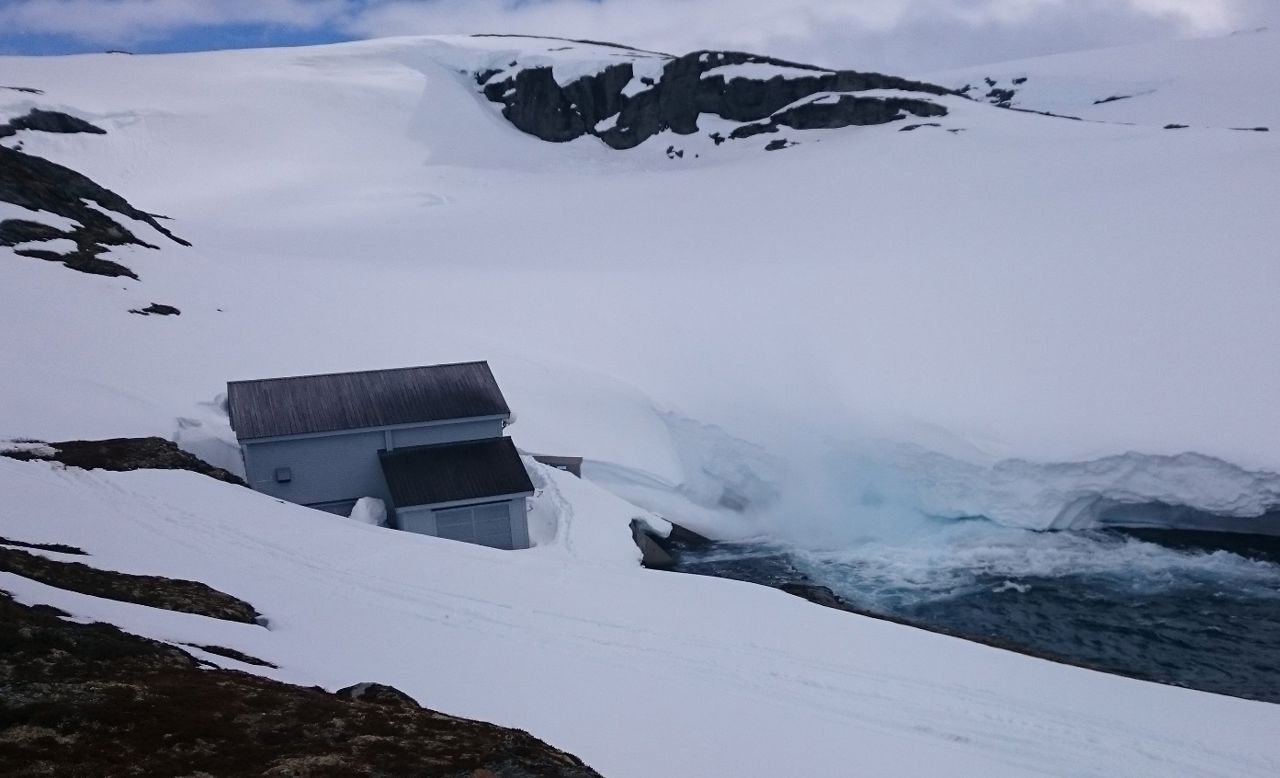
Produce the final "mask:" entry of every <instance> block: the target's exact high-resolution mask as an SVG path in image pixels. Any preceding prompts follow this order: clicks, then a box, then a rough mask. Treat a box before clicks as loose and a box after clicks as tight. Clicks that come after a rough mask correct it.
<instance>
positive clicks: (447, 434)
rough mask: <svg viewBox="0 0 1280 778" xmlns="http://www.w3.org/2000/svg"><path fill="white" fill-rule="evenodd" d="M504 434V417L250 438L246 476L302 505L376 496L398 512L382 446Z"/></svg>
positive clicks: (262, 488)
mask: <svg viewBox="0 0 1280 778" xmlns="http://www.w3.org/2000/svg"><path fill="white" fill-rule="evenodd" d="M501 435H502V420H501V419H486V420H476V421H460V422H456V423H452V424H431V425H426V426H421V427H405V428H401V429H389V430H373V431H367V432H342V433H337V434H334V435H309V436H301V437H296V438H285V439H279V440H263V441H252V440H250V441H246V442H244V443H243V444H242V445H241V451H242V453H243V455H244V470H245V480H247V481H248V482H249V486H251V487H253V488H254V489H256V490H257V491H260V492H263V493H264V494H269V495H271V496H272V497H279V498H280V499H282V500H288V501H289V502H296V503H298V504H300V505H315V504H316V503H330V502H339V501H347V500H356V499H358V498H360V497H377V498H379V499H381V500H382V501H383V502H384V503H386V506H387V513H388V518H390V517H391V514H393V513H394V506H393V505H392V504H391V495H390V493H389V492H388V490H387V482H386V479H384V478H383V477H382V466H381V465H380V464H379V462H378V451H379V450H381V449H391V448H404V447H407V446H422V445H428V444H432V443H456V442H458V441H462V440H476V439H480V438H496V437H499V436H501ZM281 467H287V468H289V469H290V470H291V471H292V473H293V480H292V481H289V482H287V483H278V482H277V481H276V479H275V472H276V469H277V468H281Z"/></svg>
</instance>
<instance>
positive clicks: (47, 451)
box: [0, 437, 247, 486]
mask: <svg viewBox="0 0 1280 778" xmlns="http://www.w3.org/2000/svg"><path fill="white" fill-rule="evenodd" d="M0 456H5V457H9V458H10V459H18V460H22V461H32V460H41V461H45V462H61V463H62V464H64V465H67V466H69V467H80V468H84V469H85V470H93V469H95V468H100V469H102V470H116V471H124V470H190V471H191V472H193V473H200V474H201V475H207V476H209V477H210V478H215V479H217V480H219V481H226V482H227V483H229V484H236V485H238V486H247V484H246V483H245V482H244V479H242V478H240V477H239V476H236V475H233V474H232V473H229V472H227V471H226V470H223V469H222V468H220V467H214V466H213V465H211V464H209V463H208V462H206V461H204V460H203V459H201V458H200V457H197V456H196V455H194V454H189V453H187V452H186V451H183V450H182V449H180V448H178V445H177V444H176V443H174V442H173V441H171V440H165V439H164V438H157V437H150V438H109V439H107V440H66V441H63V442H61V443H45V444H40V445H34V444H31V443H26V444H23V445H22V446H21V447H19V448H14V449H11V450H8V451H0Z"/></svg>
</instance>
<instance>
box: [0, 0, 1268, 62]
mask: <svg viewBox="0 0 1280 778" xmlns="http://www.w3.org/2000/svg"><path fill="white" fill-rule="evenodd" d="M1276 21H1280V0H0V52H2V53H10V54H60V53H73V52H83V51H102V50H104V49H126V50H130V51H136V52H164V51H190V50H201V49H217V48H243V47H246V46H281V45H297V44H304V43H321V42H330V41H340V40H351V39H356V38H371V37H382V36H387V35H408V34H430V33H443V32H520V33H537V34H544V35H563V36H566V37H577V38H592V39H597V40H609V41H617V42H621V43H628V44H632V45H636V46H642V47H645V48H654V49H660V50H663V51H670V52H675V53H684V52H686V51H691V50H694V49H699V48H739V49H747V50H751V51H755V52H759V53H764V54H772V55H774V56H780V57H786V58H790V59H797V60H803V61H808V62H814V63H817V64H822V65H828V66H839V67H851V68H862V69H879V70H886V71H891V72H904V73H923V72H928V71H930V70H938V69H943V68H948V67H956V66H961V65H969V64H979V63H985V62H996V61H1000V60H1006V59H1016V58H1021V57H1028V56H1034V55H1037V54H1048V53H1054V52H1059V51H1072V50H1078V49H1085V48H1096V47H1099V46H1112V45H1119V44H1125V43H1135V42H1142V41H1150V40H1161V39H1168V38H1174V37H1188V36H1203V35H1221V34H1225V33H1229V32H1231V31H1234V30H1238V29H1252V28H1255V27H1259V26H1263V25H1266V24H1269V23H1272V22H1276Z"/></svg>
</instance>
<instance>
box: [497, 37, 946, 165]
mask: <svg viewBox="0 0 1280 778" xmlns="http://www.w3.org/2000/svg"><path fill="white" fill-rule="evenodd" d="M512 65H513V66H514V67H513V68H509V69H506V70H501V69H492V68H491V69H487V70H485V71H482V72H480V73H478V74H476V81H477V83H479V84H480V86H481V89H482V91H483V92H484V95H485V96H486V97H487V98H488V99H489V100H491V101H493V102H495V103H500V104H501V105H502V106H503V108H502V114H503V116H505V117H506V118H507V120H508V121H510V122H511V123H512V124H513V125H515V126H516V127H517V128H519V129H520V130H522V131H524V132H526V133H529V134H530V135H535V136H537V137H539V138H542V139H543V140H547V141H552V142H564V141H570V140H574V139H576V138H580V137H582V136H584V135H594V136H596V137H598V138H600V139H601V140H602V141H604V142H605V143H606V144H608V145H609V146H611V147H612V148H615V149H630V148H634V147H636V146H638V145H640V144H641V143H644V142H645V141H646V140H648V139H649V138H651V137H653V136H654V135H657V134H658V133H660V132H664V131H667V130H670V131H671V132H674V133H676V134H678V135H692V134H694V133H696V132H698V131H699V127H698V117H699V116H700V115H702V114H711V115H715V116H719V117H721V118H723V119H726V120H728V121H731V122H738V123H741V126H740V127H738V128H737V129H736V130H734V131H733V132H732V133H731V134H730V136H729V137H730V138H739V139H740V138H746V137H750V136H752V135H756V134H759V133H769V132H776V131H777V130H778V128H779V127H790V128H792V129H799V130H804V129H818V128H822V129H830V128H838V127H849V126H853V125H866V124H883V123H885V122H891V121H896V120H897V119H900V118H902V117H904V116H906V115H915V116H925V117H929V116H943V115H945V114H946V113H947V111H946V108H945V107H943V106H941V105H939V104H937V103H935V102H932V101H930V100H929V99H928V97H929V96H939V95H946V94H952V92H951V91H950V90H948V89H945V88H943V87H940V86H936V85H934V84H928V83H924V82H921V81H910V80H907V79H904V78H897V77H895V76H886V75H881V74H879V73H862V72H858V71H852V70H836V71H833V70H824V69H822V68H818V67H814V66H812V65H802V64H798V63H794V62H787V61H785V60H779V59H774V58H772V57H761V56H757V55H754V54H746V53H743V52H732V51H730V52H713V51H696V52H693V53H691V54H686V55H684V56H682V57H666V59H665V63H664V64H663V65H662V68H661V75H660V76H658V77H649V76H643V75H637V71H636V67H635V65H634V64H633V63H631V62H620V63H617V64H610V65H604V66H602V67H601V69H600V70H599V71H598V72H596V73H594V74H589V75H585V76H582V77H580V78H578V79H576V80H573V81H571V82H569V83H566V84H563V85H562V84H560V83H558V82H557V81H556V78H555V74H554V72H553V70H552V68H551V67H548V66H535V67H526V68H521V67H519V63H518V61H517V62H514V63H512ZM738 65H745V66H750V67H752V68H755V69H757V70H759V71H761V72H763V73H766V74H767V73H775V72H776V74H775V75H772V76H769V77H764V78H760V77H750V76H742V75H736V74H734V72H733V70H732V66H738ZM718 68H727V69H726V70H724V71H722V72H715V71H716V70H717V69H718ZM884 89H889V90H898V91H902V92H904V93H915V94H916V95H918V96H911V95H904V96H901V97H898V96H883V95H876V96H859V95H857V94H854V93H857V92H866V91H869V90H884ZM806 100H807V102H805V101H806ZM716 142H717V145H719V143H720V142H723V137H721V138H720V139H718V140H717V141H716Z"/></svg>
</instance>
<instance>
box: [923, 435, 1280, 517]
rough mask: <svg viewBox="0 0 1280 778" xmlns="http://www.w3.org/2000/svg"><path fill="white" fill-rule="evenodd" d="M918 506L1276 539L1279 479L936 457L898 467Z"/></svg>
mask: <svg viewBox="0 0 1280 778" xmlns="http://www.w3.org/2000/svg"><path fill="white" fill-rule="evenodd" d="M899 466H900V467H903V468H904V471H905V472H910V473H912V474H913V475H914V478H915V480H916V489H917V492H916V493H917V494H918V495H919V496H920V506H921V508H922V510H924V511H925V512H926V513H929V514H932V515H937V516H948V517H963V516H975V515H980V516H985V517H987V518H989V519H992V520H993V521H997V522H999V523H1001V524H1005V525H1007V526H1013V527H1026V528H1029V529H1038V530H1068V529H1071V530H1078V529H1098V528H1103V527H1159V528H1167V529H1199V530H1213V531H1227V532H1252V533H1258V534H1280V474H1276V473H1273V472H1267V471H1251V470H1246V469H1244V468H1242V467H1239V466H1237V465H1234V464H1232V463H1230V462H1226V461H1223V460H1221V459H1217V458H1215V457H1209V456H1204V455H1203V454H1197V453H1191V452H1188V453H1184V454H1178V455H1175V456H1159V455H1152V454H1140V453H1137V452H1128V453H1126V454H1119V455H1115V456H1108V457H1102V458H1099V459H1094V460H1089V461H1083V462H1052V463H1038V462H1030V461H1027V460H1022V459H1009V460H1004V461H1001V462H997V463H996V464H994V465H992V466H990V467H982V466H978V465H972V464H968V463H962V462H959V461H957V460H954V459H950V458H947V457H943V456H941V455H936V454H923V455H916V456H909V457H907V459H905V460H903V461H901V462H900V465H899Z"/></svg>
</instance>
